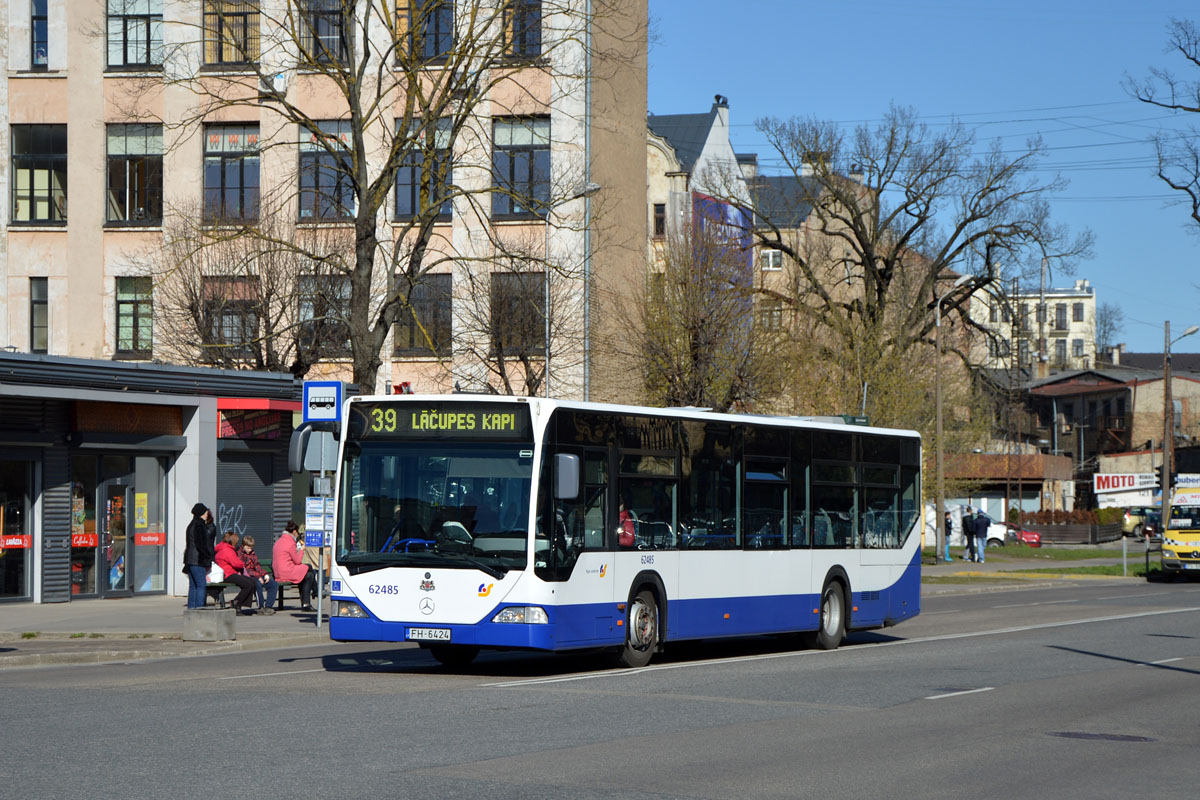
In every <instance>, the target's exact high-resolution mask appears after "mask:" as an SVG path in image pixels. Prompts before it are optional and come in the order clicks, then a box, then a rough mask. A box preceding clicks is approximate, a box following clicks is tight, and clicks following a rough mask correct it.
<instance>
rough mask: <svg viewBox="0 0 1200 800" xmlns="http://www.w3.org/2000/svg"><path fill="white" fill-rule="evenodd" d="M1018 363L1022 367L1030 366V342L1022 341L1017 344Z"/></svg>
mask: <svg viewBox="0 0 1200 800" xmlns="http://www.w3.org/2000/svg"><path fill="white" fill-rule="evenodd" d="M1017 363H1019V364H1020V365H1021V366H1022V367H1027V366H1029V340H1028V339H1021V340H1020V341H1019V342H1017Z"/></svg>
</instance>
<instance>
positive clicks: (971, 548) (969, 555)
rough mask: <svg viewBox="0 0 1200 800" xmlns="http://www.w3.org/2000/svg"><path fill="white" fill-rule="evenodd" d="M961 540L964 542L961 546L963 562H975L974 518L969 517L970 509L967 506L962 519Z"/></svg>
mask: <svg viewBox="0 0 1200 800" xmlns="http://www.w3.org/2000/svg"><path fill="white" fill-rule="evenodd" d="M962 529H963V538H964V539H965V540H966V541H965V544H964V545H963V557H962V559H963V561H974V560H975V518H974V517H972V516H971V507H970V506H967V510H966V512H965V513H964V514H963V518H962Z"/></svg>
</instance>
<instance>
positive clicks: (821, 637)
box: [809, 581, 846, 650]
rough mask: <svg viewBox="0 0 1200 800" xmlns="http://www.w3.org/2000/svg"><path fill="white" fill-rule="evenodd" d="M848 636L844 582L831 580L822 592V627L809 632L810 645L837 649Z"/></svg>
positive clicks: (823, 648)
mask: <svg viewBox="0 0 1200 800" xmlns="http://www.w3.org/2000/svg"><path fill="white" fill-rule="evenodd" d="M845 636H846V594H845V593H844V592H843V591H842V584H840V583H838V582H837V581H830V582H829V583H827V584H825V589H824V590H823V591H822V592H821V622H820V627H818V628H817V630H816V631H815V632H813V633H811V634H809V646H810V647H819V648H820V649H822V650H836V649H837V648H838V645H840V644H841V643H842V639H844V638H845Z"/></svg>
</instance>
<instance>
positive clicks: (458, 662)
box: [429, 644, 479, 668]
mask: <svg viewBox="0 0 1200 800" xmlns="http://www.w3.org/2000/svg"><path fill="white" fill-rule="evenodd" d="M429 654H430V655H431V656H433V657H434V658H435V659H436V660H437V662H438V663H439V664H442V665H443V666H446V667H451V668H457V667H465V666H467V665H468V664H470V663H471V662H472V661H474V660H475V656H477V655H479V648H478V647H472V646H470V645H464V644H438V645H434V646H432V647H430V648H429Z"/></svg>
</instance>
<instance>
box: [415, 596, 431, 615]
mask: <svg viewBox="0 0 1200 800" xmlns="http://www.w3.org/2000/svg"><path fill="white" fill-rule="evenodd" d="M417 608H419V609H421V613H422V614H432V613H433V601H432V600H430V599H429V598H428V597H422V598H421V602H420V603H418V604H417Z"/></svg>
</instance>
